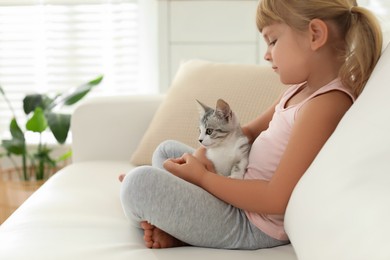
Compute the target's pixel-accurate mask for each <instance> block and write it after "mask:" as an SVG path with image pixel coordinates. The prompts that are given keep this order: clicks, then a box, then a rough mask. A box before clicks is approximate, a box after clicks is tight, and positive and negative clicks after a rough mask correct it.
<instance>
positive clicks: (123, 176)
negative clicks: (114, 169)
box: [118, 174, 126, 182]
mask: <svg viewBox="0 0 390 260" xmlns="http://www.w3.org/2000/svg"><path fill="white" fill-rule="evenodd" d="M125 177H126V174H121V175H119V176H118V179H119V181H120V182H122V181H123V179H124V178H125Z"/></svg>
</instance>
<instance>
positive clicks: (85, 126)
mask: <svg viewBox="0 0 390 260" xmlns="http://www.w3.org/2000/svg"><path fill="white" fill-rule="evenodd" d="M162 99H163V95H147V96H114V97H104V98H103V97H100V98H93V99H91V100H89V101H86V102H84V103H82V104H81V105H80V106H79V107H77V108H76V110H75V112H74V114H73V116H72V121H71V130H72V151H73V158H72V160H73V162H83V161H94V160H114V161H127V160H130V157H131V154H132V153H133V152H134V150H135V149H136V148H137V145H138V143H139V141H140V139H141V138H142V136H143V134H144V133H145V131H146V129H147V127H148V126H149V123H150V121H151V120H152V118H153V115H154V113H155V111H156V110H157V108H158V106H159V105H160V103H161V100H162Z"/></svg>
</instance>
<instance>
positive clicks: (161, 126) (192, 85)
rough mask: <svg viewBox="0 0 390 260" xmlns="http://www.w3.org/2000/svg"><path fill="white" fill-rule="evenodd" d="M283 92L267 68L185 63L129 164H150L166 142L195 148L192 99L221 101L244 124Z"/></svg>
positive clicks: (195, 112) (211, 103)
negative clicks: (159, 146)
mask: <svg viewBox="0 0 390 260" xmlns="http://www.w3.org/2000/svg"><path fill="white" fill-rule="evenodd" d="M283 89H284V87H283V85H282V84H281V83H280V81H279V77H278V76H277V75H276V74H275V73H274V72H273V71H272V70H271V68H270V67H265V66H258V65H244V64H226V63H214V62H208V61H201V60H192V61H188V62H186V63H184V64H183V65H182V66H181V67H180V68H179V71H178V72H177V74H176V76H175V79H174V81H173V83H172V86H171V87H170V89H169V91H168V93H167V96H166V97H165V99H164V101H163V102H162V104H161V106H160V107H159V109H158V111H157V112H156V114H155V116H154V118H153V120H152V122H151V124H150V126H149V128H148V130H147V131H146V133H145V135H144V136H143V138H142V140H141V142H140V144H139V146H138V148H137V149H136V151H135V152H134V154H133V156H132V158H131V162H132V164H134V165H144V164H150V163H151V157H152V154H153V151H154V150H155V148H156V147H157V145H158V144H160V143H161V142H162V141H164V140H167V139H175V140H179V141H181V142H184V143H186V144H188V145H190V146H192V147H197V146H198V145H199V144H198V135H199V130H198V121H199V113H198V110H197V106H196V101H195V99H198V100H200V101H202V102H203V103H205V104H207V105H209V106H215V104H216V101H217V99H218V98H223V99H224V100H225V101H226V102H228V103H229V104H230V106H231V107H232V109H233V111H235V113H236V114H237V116H238V118H239V119H240V121H241V123H242V124H245V123H247V122H248V121H250V120H251V119H253V118H255V117H256V116H257V115H259V114H260V113H261V112H262V111H263V110H264V109H266V108H267V107H268V106H270V105H271V103H272V102H274V100H276V98H277V97H278V96H279V95H280V93H281V92H282V90H283Z"/></svg>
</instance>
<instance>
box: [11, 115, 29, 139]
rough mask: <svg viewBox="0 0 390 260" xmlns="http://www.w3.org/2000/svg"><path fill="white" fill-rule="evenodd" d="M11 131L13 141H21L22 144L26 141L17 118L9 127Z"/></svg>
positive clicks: (13, 119)
mask: <svg viewBox="0 0 390 260" xmlns="http://www.w3.org/2000/svg"><path fill="white" fill-rule="evenodd" d="M9 131H10V132H11V136H12V138H13V139H17V140H20V141H22V142H24V141H25V138H24V133H23V131H22V129H21V128H20V127H19V125H18V122H17V121H16V119H15V118H12V120H11V123H10V125H9Z"/></svg>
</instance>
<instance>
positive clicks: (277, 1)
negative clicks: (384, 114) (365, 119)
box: [256, 0, 382, 96]
mask: <svg viewBox="0 0 390 260" xmlns="http://www.w3.org/2000/svg"><path fill="white" fill-rule="evenodd" d="M315 18H317V19H321V20H323V21H333V22H334V24H335V25H336V26H337V27H338V29H339V32H338V35H341V37H343V39H342V42H343V46H342V47H341V48H340V46H335V47H336V48H338V49H340V51H341V57H342V58H343V59H344V60H345V62H344V64H343V65H342V67H341V69H340V72H339V77H340V78H341V81H342V83H343V84H344V86H346V87H349V88H351V89H352V90H353V91H354V93H355V95H356V96H358V95H359V94H360V93H361V92H362V90H363V88H364V86H365V84H366V83H367V80H368V78H369V77H370V75H371V72H372V71H373V69H374V67H375V65H376V63H377V61H378V60H379V57H380V55H381V51H382V31H381V28H380V25H379V22H378V20H377V19H376V17H375V16H374V15H373V14H372V13H371V12H370V11H369V10H367V9H365V8H363V7H359V6H357V3H356V1H355V0H305V1H302V0H260V3H259V5H258V9H257V19H256V22H257V27H258V29H259V30H260V32H261V31H262V29H263V28H264V27H265V26H268V25H271V24H274V23H285V24H287V25H288V26H290V27H291V28H293V29H295V30H298V31H305V30H307V29H308V25H309V23H310V21H311V20H312V19H315ZM335 45H336V41H335Z"/></svg>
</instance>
